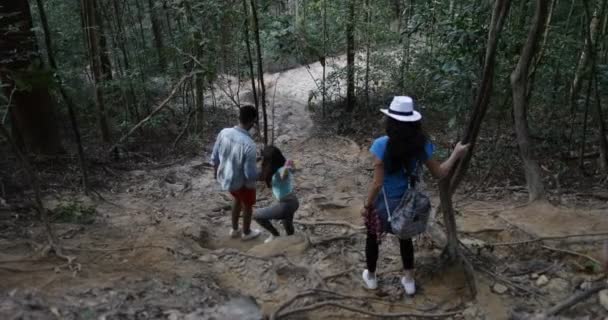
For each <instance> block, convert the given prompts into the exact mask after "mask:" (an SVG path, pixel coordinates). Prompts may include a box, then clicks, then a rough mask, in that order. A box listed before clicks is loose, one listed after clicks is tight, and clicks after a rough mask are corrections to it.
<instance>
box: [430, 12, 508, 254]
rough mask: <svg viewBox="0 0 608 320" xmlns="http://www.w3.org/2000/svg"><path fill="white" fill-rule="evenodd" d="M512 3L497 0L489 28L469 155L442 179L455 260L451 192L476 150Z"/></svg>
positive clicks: (446, 223) (470, 127) (449, 250)
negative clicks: (499, 45) (501, 39)
mask: <svg viewBox="0 0 608 320" xmlns="http://www.w3.org/2000/svg"><path fill="white" fill-rule="evenodd" d="M510 4H511V2H510V0H497V1H496V2H495V3H494V9H493V12H492V20H491V22H490V28H489V32H488V42H487V45H486V55H485V61H484V67H483V75H482V80H481V85H480V87H479V92H478V94H477V97H476V99H475V105H474V106H473V111H472V112H471V118H470V120H469V124H468V126H467V129H466V132H465V135H464V139H463V143H468V144H469V145H470V147H469V148H470V149H469V152H467V154H466V156H465V157H464V158H463V159H462V160H461V161H460V162H459V164H458V166H456V168H455V169H453V170H451V172H450V173H449V174H448V176H446V177H445V178H443V179H441V181H440V183H439V191H440V199H441V209H442V211H443V221H444V227H445V228H446V231H447V237H448V244H447V246H446V250H445V252H446V254H447V256H448V257H449V258H450V260H452V261H457V260H458V259H459V254H458V250H459V249H458V243H459V242H458V231H457V229H456V219H455V216H454V209H453V207H452V194H453V193H454V191H455V190H456V188H457V187H458V185H459V184H460V182H461V181H462V178H463V176H464V174H465V173H466V170H467V168H468V165H469V163H470V161H471V158H472V156H473V151H474V150H475V145H476V142H477V137H478V136H479V131H480V128H481V123H482V122H483V118H484V117H485V115H486V113H487V110H488V106H489V104H490V99H491V97H492V91H493V87H494V72H495V64H496V48H497V46H498V40H499V38H500V33H501V31H502V28H503V26H504V21H505V19H506V17H507V16H508V13H509V8H510Z"/></svg>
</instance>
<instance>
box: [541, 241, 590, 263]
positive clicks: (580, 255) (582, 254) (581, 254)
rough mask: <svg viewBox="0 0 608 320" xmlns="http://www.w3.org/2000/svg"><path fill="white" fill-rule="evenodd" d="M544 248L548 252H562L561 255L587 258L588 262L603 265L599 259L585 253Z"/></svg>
mask: <svg viewBox="0 0 608 320" xmlns="http://www.w3.org/2000/svg"><path fill="white" fill-rule="evenodd" d="M542 247H543V248H544V249H547V250H551V251H555V252H561V253H567V254H570V255H573V256H577V257H582V258H585V259H587V260H589V261H591V262H593V263H595V264H596V265H598V266H601V265H602V263H601V262H599V261H598V260H597V259H595V258H593V257H591V256H589V255H586V254H584V253H580V252H576V251H572V250H567V249H558V248H553V247H548V246H542Z"/></svg>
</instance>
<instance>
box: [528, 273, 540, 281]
mask: <svg viewBox="0 0 608 320" xmlns="http://www.w3.org/2000/svg"><path fill="white" fill-rule="evenodd" d="M538 277H540V276H539V275H538V273H533V274H531V275H530V279H532V280H536V279H538Z"/></svg>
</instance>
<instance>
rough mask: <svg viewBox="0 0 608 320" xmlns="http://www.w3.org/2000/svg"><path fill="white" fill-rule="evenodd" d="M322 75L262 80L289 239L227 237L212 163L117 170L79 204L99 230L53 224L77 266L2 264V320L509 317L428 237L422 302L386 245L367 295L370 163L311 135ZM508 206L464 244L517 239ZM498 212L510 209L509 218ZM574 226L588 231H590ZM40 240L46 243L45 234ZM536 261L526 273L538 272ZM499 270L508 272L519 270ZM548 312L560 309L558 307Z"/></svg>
mask: <svg viewBox="0 0 608 320" xmlns="http://www.w3.org/2000/svg"><path fill="white" fill-rule="evenodd" d="M320 73H321V67H320V65H318V64H316V65H311V66H310V69H307V68H305V67H301V68H296V69H292V70H288V71H284V72H282V73H279V74H273V75H267V82H269V83H272V89H271V90H269V93H268V100H269V101H270V103H272V101H273V96H274V106H275V122H276V132H275V135H276V143H277V145H278V146H279V147H280V148H282V149H284V150H285V153H286V154H287V155H288V157H291V158H293V159H294V160H295V162H296V166H297V168H298V171H297V175H296V186H297V193H298V196H299V198H300V202H301V204H302V205H301V208H300V209H299V210H298V212H297V217H296V219H297V220H298V223H297V229H298V230H297V233H296V235H295V236H292V237H289V238H281V239H280V240H279V241H275V242H273V243H270V244H263V239H264V237H261V238H260V239H257V240H255V241H251V242H241V241H240V240H234V239H230V238H229V237H228V231H229V228H230V227H229V226H230V217H229V207H230V197H229V196H228V195H226V194H225V193H223V192H221V190H219V187H218V186H217V184H216V182H215V181H214V179H213V174H212V168H211V167H210V166H209V165H207V164H206V160H207V159H206V158H197V159H189V160H187V161H184V162H182V163H180V164H175V165H171V166H168V167H165V168H160V169H150V170H136V171H130V172H120V173H117V174H118V175H120V176H121V179H120V181H119V182H110V184H111V188H110V190H109V191H108V192H103V193H102V194H101V195H102V196H103V197H104V198H105V200H104V201H93V200H90V199H87V198H82V197H80V198H81V199H82V201H84V202H86V203H90V204H92V205H95V206H96V210H97V212H98V219H97V221H96V222H95V223H94V224H92V225H85V226H82V225H70V224H60V225H57V226H56V227H57V232H58V234H59V235H61V237H62V243H64V245H65V246H66V247H71V248H72V250H70V253H72V254H74V255H75V256H77V260H76V261H77V262H78V263H79V265H77V266H76V267H74V266H71V267H70V268H66V267H57V266H61V264H62V262H61V261H59V260H55V259H52V260H49V259H46V260H43V261H42V262H41V261H38V262H19V263H13V264H10V263H3V264H2V265H1V266H0V278H1V279H2V281H0V289H1V290H2V291H3V292H5V293H6V295H5V298H4V299H3V300H0V315H3V314H11V311H14V312H16V311H15V310H25V309H27V308H28V306H32V305H39V306H40V308H42V310H46V311H47V314H49V312H50V313H59V314H60V315H61V316H63V317H66V318H69V315H78V314H79V312H84V311H86V312H90V313H91V314H92V315H95V316H96V317H99V316H101V315H104V314H107V315H109V317H108V318H112V316H120V315H123V316H125V317H127V318H129V317H131V318H135V317H136V316H138V315H139V316H140V318H154V319H157V318H158V319H207V318H209V317H211V316H216V317H217V318H220V319H249V318H251V319H256V317H258V318H259V313H260V312H263V313H265V314H270V313H271V312H273V311H274V310H276V308H277V307H278V306H279V305H280V304H281V303H283V302H285V301H287V300H288V299H290V298H291V297H293V296H295V295H296V294H298V293H302V292H304V291H306V290H309V289H312V288H322V289H327V290H331V291H334V292H337V293H341V294H346V295H351V296H359V297H364V299H355V300H352V301H351V300H349V301H350V303H351V304H353V303H354V306H355V307H357V308H362V309H365V308H370V307H372V308H374V309H375V310H377V311H379V312H441V311H446V310H453V309H459V308H466V310H467V312H468V313H466V314H465V315H464V316H462V317H464V318H465V319H478V318H479V319H484V318H487V319H498V318H506V317H507V314H508V312H510V309H511V307H510V306H512V305H514V304H515V303H516V302H519V300H517V298H515V297H511V296H510V295H497V294H495V293H493V290H491V289H490V288H493V286H494V285H495V279H489V278H484V277H480V280H479V285H480V286H483V290H481V293H482V295H483V299H482V300H483V301H481V302H483V303H482V304H483V305H484V306H485V307H483V308H482V307H478V306H477V305H476V304H475V303H473V302H471V301H469V300H468V299H467V295H466V292H467V289H466V287H465V282H464V278H463V277H462V273H461V272H460V271H459V270H445V269H442V268H441V267H440V265H441V263H440V262H439V255H440V249H439V248H436V247H434V245H433V244H432V242H430V241H426V240H424V238H421V239H417V241H416V247H417V255H416V260H417V265H418V283H419V286H420V288H419V289H420V290H419V294H418V295H417V296H416V297H414V298H409V299H406V298H404V296H403V292H402V289H401V288H400V286H399V272H398V271H399V268H400V259H399V256H398V248H397V246H396V241H395V239H393V238H390V237H388V238H387V240H386V241H384V243H383V244H382V247H381V251H382V254H381V259H380V261H379V272H380V273H381V275H382V277H381V280H380V290H378V291H377V292H367V291H365V290H364V289H363V288H362V286H361V284H360V281H359V277H360V271H361V269H362V268H363V266H364V261H365V260H364V258H365V257H364V253H363V248H364V234H362V232H361V226H362V220H361V218H360V216H359V209H360V208H361V205H362V202H361V199H362V195H363V194H364V192H365V188H366V184H367V182H368V181H369V171H368V170H367V167H368V163H367V161H366V159H367V157H366V154H367V152H366V150H365V148H362V147H360V146H359V145H357V144H356V143H355V142H353V141H351V140H349V139H346V138H343V137H318V136H314V135H313V123H312V120H311V118H310V115H309V113H308V111H307V109H306V105H307V103H308V99H309V93H310V91H311V90H314V89H315V86H316V85H315V83H314V81H313V79H312V78H311V75H310V74H312V75H313V76H315V77H316V78H319V77H320ZM275 89H276V95H275V92H274V90H275ZM205 156H207V155H205ZM116 180H117V181H118V179H116ZM259 192H260V193H259V202H258V205H259V206H263V205H266V204H267V203H269V202H271V201H272V199H271V195H270V192H269V191H268V190H267V189H266V188H262V186H260V187H259ZM70 197H72V198H73V197H77V196H74V195H61V196H60V197H58V198H59V200H54V199H47V203H49V204H51V202H62V201H65V200H64V199H68V198H70ZM512 207H513V203H512V202H509V201H506V202H502V203H501V202H475V201H470V202H468V203H466V204H463V205H462V207H461V208H460V209H461V210H462V211H463V212H467V214H466V215H463V216H460V217H459V225H460V226H461V228H462V230H461V231H462V232H463V233H464V238H465V239H464V240H467V241H469V243H474V245H475V244H479V242H482V243H483V241H488V242H494V241H498V240H500V241H509V240H512V239H514V238H515V239H517V238H518V237H521V236H522V235H521V233H520V231H518V230H515V231H514V230H513V229H514V226H513V225H514V224H516V223H517V222H519V221H520V220H521V219H515V223H513V222H510V221H511V218H513V217H517V215H518V214H521V211H518V210H517V209H513V210H510V211H509V210H504V208H512ZM501 209H502V210H501ZM544 210H548V211H550V210H551V209H548V208H545V209H544ZM502 211H508V214H507V215H506V216H505V217H504V218H502V217H501V216H500V213H501V212H502ZM518 212H519V213H518ZM469 213H470V214H469ZM593 217H594V218H593V219H596V218H597V214H595V215H593ZM594 221H596V222H597V223H596V227H595V228H596V229H597V230H608V225H606V219H604V220H603V222H602V221H598V220H594ZM526 223H529V224H528V225H537V224H538V223H536V224H535V223H534V221H526ZM572 223H575V221H572ZM579 223H580V224H582V225H584V223H585V221H582V222H579ZM602 228H603V229H602ZM39 231H40V230H35V231H34V232H33V233H32V234H38V233H37V232H39ZM281 231H282V230H281ZM533 231H534V230H532V231H530V232H533ZM34 240H36V241H40V242H42V238H41V237H38V238H37V239H34ZM473 240H475V241H477V242H475V241H473ZM474 245H473V246H474ZM0 246H1V248H2V250H1V252H2V254H1V255H0V260H2V261H6V260H9V259H15V258H19V257H20V255H22V254H23V252H29V251H31V249H30V247H29V244H28V243H27V242H26V241H23V242H20V243H15V242H8V241H3V242H2V243H0ZM530 261H533V259H530ZM539 263H540V262H538V263H537V264H536V265H531V266H528V267H530V268H537V269H541V268H542V267H544V265H539ZM540 264H542V263H540ZM505 266H506V267H507V270H508V268H509V267H514V266H513V265H511V264H508V263H507V264H505ZM515 266H517V267H521V268H523V267H522V266H520V265H519V264H516V265H515ZM14 269H21V270H22V271H24V270H27V272H16V271H15V270H14ZM535 270H536V269H535ZM511 271H517V270H511ZM519 271H521V270H519ZM567 276H568V275H555V278H560V279H562V278H565V277H567ZM590 277H591V276H590ZM521 281H524V280H521ZM529 281H531V280H529ZM526 283H527V282H526ZM526 285H528V284H526ZM530 285H531V286H532V285H533V284H530ZM568 285H569V287H567V288H565V289H563V290H566V291H572V290H573V288H574V286H575V284H574V283H569V284H568ZM9 292H10V294H9ZM32 292H35V294H33V295H32V294H31V293H32ZM503 294H504V293H503ZM173 296H175V297H179V299H177V298H175V297H173ZM248 296H252V297H254V298H255V301H256V302H253V300H251V299H249V298H247V297H248ZM321 296H322V295H321V294H319V295H317V298H318V297H321ZM7 297H8V298H7ZM171 297H173V298H171ZM555 299H558V298H555ZM305 301H306V300H305V299H304V300H301V301H299V302H296V303H295V306H292V308H293V307H297V306H298V305H302V303H303V302H305ZM551 301H556V300H554V298H553V297H552V298H551ZM256 303H257V305H259V309H258V306H257V305H256ZM535 303H537V302H535V301H531V302H530V306H531V307H534V306H536V307H538V305H537V304H535ZM545 304H547V303H546V302H545ZM52 308H55V309H52ZM30 309H31V308H30ZM87 310H88V311H87ZM252 310H253V311H252ZM256 310H258V311H256ZM43 313H44V312H43ZM245 314H246V315H248V316H249V317H247V316H245ZM41 318H43V319H45V317H41ZM320 318H324V319H359V318H361V319H368V318H366V317H363V316H353V314H352V313H345V312H344V311H337V310H334V309H331V308H329V309H323V310H319V311H316V313H315V314H314V316H311V317H310V319H320Z"/></svg>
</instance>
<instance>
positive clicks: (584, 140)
mask: <svg viewBox="0 0 608 320" xmlns="http://www.w3.org/2000/svg"><path fill="white" fill-rule="evenodd" d="M592 85H593V82H592V81H591V79H589V81H587V97H586V98H585V113H584V116H583V135H582V137H581V149H580V153H579V163H578V166H579V168H580V169H581V171H582V172H584V170H585V145H586V144H587V120H588V118H589V104H590V103H591V88H592Z"/></svg>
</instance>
